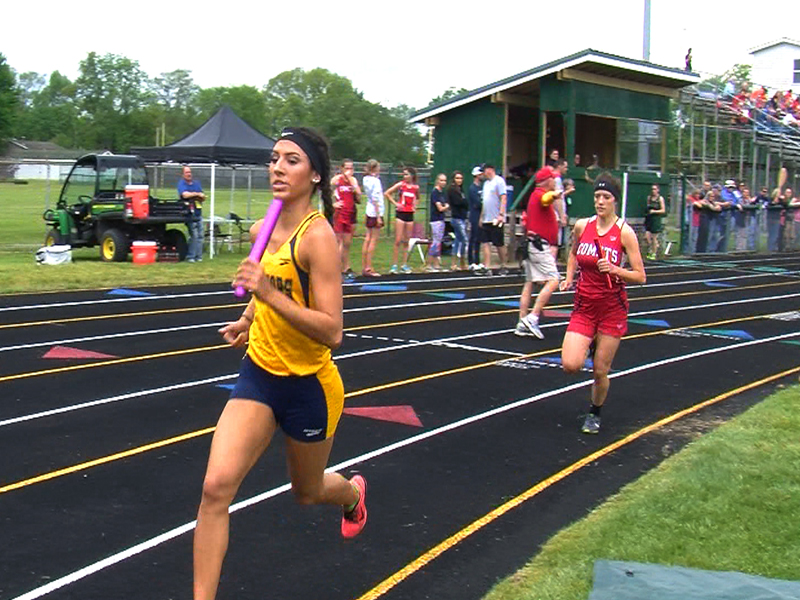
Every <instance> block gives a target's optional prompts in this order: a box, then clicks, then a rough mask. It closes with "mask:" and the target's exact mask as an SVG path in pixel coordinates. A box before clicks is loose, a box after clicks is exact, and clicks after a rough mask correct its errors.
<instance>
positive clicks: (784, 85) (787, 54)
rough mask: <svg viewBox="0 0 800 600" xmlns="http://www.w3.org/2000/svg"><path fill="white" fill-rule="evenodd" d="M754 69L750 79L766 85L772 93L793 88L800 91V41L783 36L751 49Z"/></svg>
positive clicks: (795, 91)
mask: <svg viewBox="0 0 800 600" xmlns="http://www.w3.org/2000/svg"><path fill="white" fill-rule="evenodd" d="M750 54H751V55H752V56H753V70H752V73H751V75H750V79H751V80H752V81H753V82H754V83H755V84H757V85H764V86H766V87H767V90H769V92H770V94H772V93H774V92H775V91H778V90H781V91H786V90H792V92H794V93H795V94H797V93H800V42H798V41H795V40H790V39H789V38H781V39H779V40H776V41H773V42H769V43H767V44H762V45H761V46H756V47H755V48H753V49H751V50H750Z"/></svg>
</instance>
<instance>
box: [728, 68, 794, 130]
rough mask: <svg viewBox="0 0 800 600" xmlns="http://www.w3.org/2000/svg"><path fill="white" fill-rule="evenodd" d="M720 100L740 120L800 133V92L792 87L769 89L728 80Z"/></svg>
mask: <svg viewBox="0 0 800 600" xmlns="http://www.w3.org/2000/svg"><path fill="white" fill-rule="evenodd" d="M719 102H720V104H721V105H725V104H727V105H728V106H729V107H730V108H731V110H733V112H734V113H735V114H736V119H737V120H738V121H739V122H740V123H747V122H749V121H750V120H754V121H756V122H757V123H760V124H763V125H766V126H774V125H776V124H781V125H783V126H784V127H789V128H792V130H793V131H797V132H800V95H798V94H793V93H792V91H791V90H785V91H781V90H775V91H772V92H770V91H769V90H767V88H766V87H764V86H761V85H756V86H753V85H752V84H750V82H742V83H737V82H736V81H734V80H733V79H729V80H728V81H727V82H726V83H725V87H724V88H723V91H722V95H721V97H720V99H719Z"/></svg>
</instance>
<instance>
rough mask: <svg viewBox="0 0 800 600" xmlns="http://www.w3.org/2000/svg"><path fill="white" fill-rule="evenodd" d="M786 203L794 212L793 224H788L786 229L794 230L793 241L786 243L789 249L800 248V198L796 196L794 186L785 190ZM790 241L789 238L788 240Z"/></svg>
mask: <svg viewBox="0 0 800 600" xmlns="http://www.w3.org/2000/svg"><path fill="white" fill-rule="evenodd" d="M784 198H785V201H786V205H787V206H788V207H789V209H790V212H791V213H792V224H791V225H789V224H788V223H787V224H786V225H787V226H786V229H787V230H788V229H791V230H792V243H791V244H787V245H786V249H787V250H800V199H798V198H795V196H794V194H793V193H792V188H786V191H785V192H784ZM787 242H788V240H787Z"/></svg>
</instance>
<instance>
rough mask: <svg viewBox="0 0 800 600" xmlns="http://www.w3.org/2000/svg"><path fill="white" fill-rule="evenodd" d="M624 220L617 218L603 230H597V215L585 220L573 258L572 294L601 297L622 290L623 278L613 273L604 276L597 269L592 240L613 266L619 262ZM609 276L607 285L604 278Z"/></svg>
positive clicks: (619, 264) (595, 253) (594, 247)
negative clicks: (574, 279)
mask: <svg viewBox="0 0 800 600" xmlns="http://www.w3.org/2000/svg"><path fill="white" fill-rule="evenodd" d="M624 224H625V221H623V220H622V219H617V221H616V222H615V223H614V224H613V225H612V226H611V229H609V230H608V231H607V232H606V233H605V234H603V235H602V236H601V235H598V234H597V216H594V217H592V218H591V219H589V221H588V222H587V223H586V227H585V228H584V230H583V233H582V234H581V237H580V240H578V248H577V252H576V253H577V258H578V267H580V275H579V276H578V287H577V291H576V294H579V295H581V296H583V297H584V298H603V297H607V296H616V295H619V294H620V293H621V292H622V293H624V291H625V282H624V281H622V279H620V278H619V277H617V276H616V275H611V276H610V277H609V276H607V274H606V273H601V272H600V271H599V270H598V269H597V260H598V256H597V250H596V246H595V240H597V241H598V243H599V244H600V251H601V252H602V253H603V254H604V255H605V258H606V259H607V260H608V261H609V262H610V263H612V264H614V265H616V266H618V267H619V266H621V265H622V255H623V253H624V252H625V250H624V248H623V247H622V227H623V226H624ZM609 279H611V286H610V287H609V284H608V281H609Z"/></svg>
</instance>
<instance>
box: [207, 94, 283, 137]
mask: <svg viewBox="0 0 800 600" xmlns="http://www.w3.org/2000/svg"><path fill="white" fill-rule="evenodd" d="M225 104H227V105H228V106H230V107H231V109H232V110H233V112H235V113H236V114H237V115H239V116H240V117H241V118H242V119H244V120H245V121H246V122H247V123H249V124H250V126H251V127H253V128H254V129H257V130H258V131H261V132H263V131H265V129H266V121H267V120H266V106H265V104H264V96H263V95H262V94H261V92H260V91H259V90H258V88H255V87H253V86H251V85H240V86H235V87H213V88H206V89H203V90H200V92H199V93H198V94H197V107H198V109H199V113H200V117H201V119H200V120H201V122H202V121H205V120H206V119H208V118H209V117H211V116H212V115H213V114H214V113H215V112H217V111H218V110H219V109H220V108H222V106H223V105H225ZM198 125H199V123H198Z"/></svg>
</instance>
